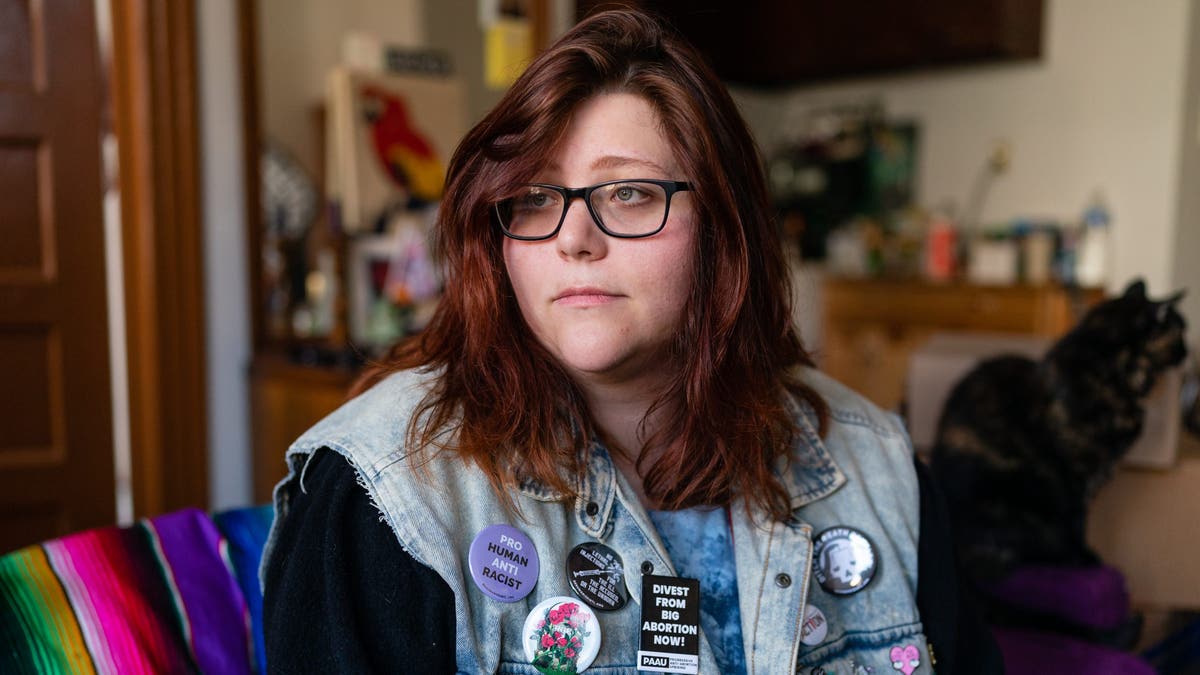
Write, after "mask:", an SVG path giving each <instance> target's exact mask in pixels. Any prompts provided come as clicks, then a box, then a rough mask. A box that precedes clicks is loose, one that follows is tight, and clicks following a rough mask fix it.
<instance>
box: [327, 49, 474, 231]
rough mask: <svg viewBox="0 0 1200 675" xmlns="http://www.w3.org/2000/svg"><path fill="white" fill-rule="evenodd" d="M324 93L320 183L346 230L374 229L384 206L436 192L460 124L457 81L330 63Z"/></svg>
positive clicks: (418, 203) (402, 206)
mask: <svg viewBox="0 0 1200 675" xmlns="http://www.w3.org/2000/svg"><path fill="white" fill-rule="evenodd" d="M328 99H329V100H328V111H329V112H328V117H327V124H328V133H327V134H326V143H327V144H328V145H327V148H326V162H327V164H328V165H327V167H326V170H327V178H326V180H327V190H328V193H329V194H328V197H329V199H330V200H331V201H334V202H337V204H338V206H339V210H340V213H341V221H342V227H343V228H344V230H345V232H346V233H348V234H355V233H360V232H380V231H382V229H383V226H384V221H386V218H387V214H388V213H390V212H394V211H397V210H407V209H413V208H420V207H422V206H425V205H429V204H433V203H435V202H437V201H438V200H439V199H440V198H441V196H442V185H443V183H444V181H445V177H446V165H447V164H448V162H449V160H450V155H451V153H453V152H454V148H455V147H456V146H457V144H458V142H459V140H460V139H461V137H462V134H463V130H464V121H463V120H464V117H465V111H464V100H465V99H464V94H463V88H462V85H461V83H460V82H459V81H458V80H456V79H454V78H449V77H442V76H437V75H422V74H391V73H367V72H358V71H353V70H350V69H347V68H335V69H334V70H333V71H331V72H330V75H329V81H328Z"/></svg>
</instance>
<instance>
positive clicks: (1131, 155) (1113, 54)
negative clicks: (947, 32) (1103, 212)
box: [737, 0, 1200, 293]
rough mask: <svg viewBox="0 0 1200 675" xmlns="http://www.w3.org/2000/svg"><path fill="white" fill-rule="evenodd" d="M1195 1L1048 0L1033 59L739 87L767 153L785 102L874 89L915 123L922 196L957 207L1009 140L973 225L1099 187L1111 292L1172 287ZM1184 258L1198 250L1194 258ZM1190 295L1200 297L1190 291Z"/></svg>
mask: <svg viewBox="0 0 1200 675" xmlns="http://www.w3.org/2000/svg"><path fill="white" fill-rule="evenodd" d="M1194 4H1195V2H1194V0H1155V1H1154V2H1127V1H1126V0H1047V2H1046V16H1045V27H1044V42H1043V58H1042V59H1041V60H1040V61H1039V62H1036V63H1025V64H1006V65H989V66H980V67H969V68H956V69H953V70H945V71H934V72H922V73H920V74H913V75H904V76H897V77H889V78H879V79H871V80H862V81H856V82H852V83H842V84H833V85H825V86H814V87H804V88H797V89H793V90H790V91H785V92H782V93H769V94H763V93H757V92H749V91H739V92H737V97H738V99H739V103H740V104H741V105H742V106H743V109H744V111H745V113H746V116H747V118H748V119H749V120H750V123H751V124H752V125H753V126H754V127H755V131H756V134H758V136H759V140H760V143H762V144H763V146H764V149H769V148H770V147H771V145H772V144H773V143H774V141H775V140H776V139H777V138H779V136H780V134H782V133H784V132H785V131H786V129H785V126H784V121H785V120H786V117H787V111H788V109H789V108H793V107H796V106H803V105H811V104H812V103H813V102H827V101H843V100H858V99H861V98H862V97H872V96H874V97H878V98H879V99H881V100H882V101H883V103H884V105H885V106H886V109H887V111H888V113H889V114H890V115H892V116H895V117H906V118H913V119H916V120H918V121H919V122H920V124H921V134H922V139H921V147H920V150H919V152H920V157H919V161H920V165H919V175H918V180H919V189H918V196H919V199H920V201H921V202H922V203H923V204H926V205H931V206H936V205H938V204H941V203H943V202H945V201H946V200H953V201H954V202H956V203H957V204H958V205H959V207H960V208H961V207H962V206H963V205H964V203H965V202H966V200H967V194H968V192H969V190H970V188H971V182H972V181H973V180H974V178H975V176H976V175H977V173H978V169H979V167H980V166H981V165H982V163H983V161H984V157H985V155H986V154H987V153H988V152H989V150H990V148H991V147H992V145H993V143H995V142H996V141H998V140H1007V141H1008V142H1009V143H1011V145H1012V148H1013V164H1012V168H1011V170H1010V172H1009V173H1008V174H1007V175H1005V176H1002V177H1001V178H999V179H998V180H997V181H996V182H995V183H994V184H993V186H992V189H991V193H990V195H989V197H988V201H987V203H986V205H985V207H984V210H983V213H982V219H983V222H985V223H987V222H1001V221H1006V220H1008V219H1010V218H1012V217H1015V216H1050V217H1056V218H1059V219H1070V218H1078V216H1079V214H1080V213H1081V211H1082V209H1083V207H1084V204H1085V202H1086V201H1087V199H1088V197H1089V195H1090V194H1091V193H1092V192H1093V191H1094V190H1096V189H1100V190H1102V191H1103V193H1104V195H1105V196H1106V198H1107V201H1108V203H1109V206H1110V209H1111V211H1112V213H1113V218H1114V227H1113V238H1114V240H1115V242H1114V243H1115V251H1114V259H1113V270H1112V275H1111V278H1110V280H1109V285H1110V286H1111V287H1119V286H1123V285H1124V283H1125V282H1126V281H1127V280H1128V279H1129V278H1131V277H1134V276H1142V277H1145V278H1146V280H1147V282H1148V283H1149V285H1150V289H1151V291H1152V292H1154V293H1164V292H1166V291H1167V290H1169V289H1170V288H1171V287H1172V286H1173V285H1174V283H1175V281H1174V277H1173V275H1172V267H1173V266H1174V264H1175V262H1174V255H1173V254H1174V251H1173V247H1174V246H1175V243H1176V238H1177V229H1178V226H1177V221H1176V212H1177V209H1178V202H1179V195H1180V190H1181V189H1182V186H1181V184H1180V181H1179V166H1180V155H1181V148H1180V146H1181V137H1182V133H1183V103H1184V79H1185V70H1186V61H1187V59H1186V57H1187V47H1188V39H1189V32H1188V29H1189V18H1190V12H1192V10H1193V5H1194ZM1193 259H1194V257H1193ZM1197 292H1200V289H1198V291H1197Z"/></svg>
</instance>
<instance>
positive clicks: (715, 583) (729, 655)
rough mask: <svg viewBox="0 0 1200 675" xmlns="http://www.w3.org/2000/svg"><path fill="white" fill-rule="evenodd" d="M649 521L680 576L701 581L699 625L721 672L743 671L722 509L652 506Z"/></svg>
mask: <svg viewBox="0 0 1200 675" xmlns="http://www.w3.org/2000/svg"><path fill="white" fill-rule="evenodd" d="M650 520H652V521H653V522H654V527H656V528H657V529H658V534H659V536H660V537H661V538H662V540H663V544H664V545H666V547H667V554H668V555H670V556H671V560H672V561H673V562H674V563H675V570H676V571H677V572H679V574H680V575H682V576H685V577H690V578H693V579H699V580H700V628H701V629H702V630H703V631H704V635H705V636H707V637H708V643H709V645H711V646H712V650H713V657H714V658H716V660H717V667H719V668H720V669H721V672H722V673H733V674H740V673H745V672H746V652H745V649H744V648H743V646H742V613H741V611H740V610H739V609H738V593H737V568H736V565H735V564H734V557H733V538H732V537H731V536H730V533H729V519H728V518H726V517H725V509H716V508H692V509H684V510H682V511H651V512H650Z"/></svg>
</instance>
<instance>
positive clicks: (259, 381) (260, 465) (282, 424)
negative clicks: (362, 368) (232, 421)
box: [250, 353, 357, 504]
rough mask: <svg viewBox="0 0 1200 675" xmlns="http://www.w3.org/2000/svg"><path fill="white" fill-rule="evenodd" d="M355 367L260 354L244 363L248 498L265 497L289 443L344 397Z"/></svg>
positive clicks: (260, 500)
mask: <svg viewBox="0 0 1200 675" xmlns="http://www.w3.org/2000/svg"><path fill="white" fill-rule="evenodd" d="M356 377H357V371H355V370H352V369H349V368H336V367H318V366H305V365H299V364H296V363H293V362H291V361H289V360H288V359H286V358H284V357H283V356H280V355H276V354H270V353H261V354H258V355H257V356H255V357H254V361H253V363H252V364H251V366H250V406H251V414H252V416H253V417H252V418H251V419H252V421H253V423H252V425H251V426H252V427H253V443H254V450H253V452H254V459H253V466H252V469H253V471H254V502H255V503H256V504H265V503H268V502H270V500H271V492H272V490H273V489H274V487H275V484H276V483H278V482H279V481H280V480H282V479H283V478H284V476H286V475H287V465H286V464H285V463H284V459H283V456H284V453H285V452H286V451H287V448H288V446H289V445H291V443H292V441H294V440H296V438H297V437H298V436H300V434H302V433H304V431H306V430H307V429H308V428H309V427H311V426H312V425H313V424H315V423H317V422H318V421H319V420H320V419H321V418H323V417H325V416H326V415H328V414H329V413H331V412H333V411H334V410H336V409H337V408H338V407H339V406H340V405H341V404H342V403H344V402H345V400H346V393H347V392H348V391H349V389H350V385H352V384H353V383H354V380H355V378H356Z"/></svg>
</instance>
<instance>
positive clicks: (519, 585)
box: [468, 524, 540, 602]
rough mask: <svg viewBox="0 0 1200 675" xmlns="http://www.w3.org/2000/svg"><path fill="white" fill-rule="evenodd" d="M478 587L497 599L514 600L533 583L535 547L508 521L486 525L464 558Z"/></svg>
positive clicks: (522, 595)
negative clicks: (506, 523)
mask: <svg viewBox="0 0 1200 675" xmlns="http://www.w3.org/2000/svg"><path fill="white" fill-rule="evenodd" d="M468 563H469V564H470V566H471V579H472V580H473V581H474V582H475V585H476V586H478V587H479V590H481V591H483V592H484V593H485V594H487V596H488V597H490V598H494V599H496V600H499V601H500V602H516V601H517V600H520V599H521V598H524V597H525V596H527V595H529V593H530V592H532V591H533V587H534V586H535V585H537V580H538V571H539V569H540V563H539V562H538V554H537V549H536V548H535V547H534V545H533V542H532V541H530V540H529V537H527V536H525V533H524V532H522V531H520V530H518V529H517V528H515V527H513V526H512V525H504V524H496V525H488V526H487V527H485V528H483V529H482V530H480V531H479V534H477V535H475V540H474V541H472V542H471V552H470V555H469V558H468Z"/></svg>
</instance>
